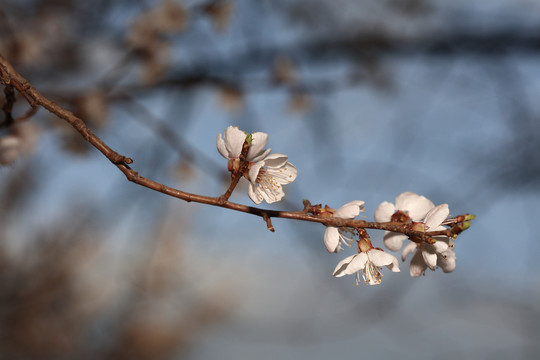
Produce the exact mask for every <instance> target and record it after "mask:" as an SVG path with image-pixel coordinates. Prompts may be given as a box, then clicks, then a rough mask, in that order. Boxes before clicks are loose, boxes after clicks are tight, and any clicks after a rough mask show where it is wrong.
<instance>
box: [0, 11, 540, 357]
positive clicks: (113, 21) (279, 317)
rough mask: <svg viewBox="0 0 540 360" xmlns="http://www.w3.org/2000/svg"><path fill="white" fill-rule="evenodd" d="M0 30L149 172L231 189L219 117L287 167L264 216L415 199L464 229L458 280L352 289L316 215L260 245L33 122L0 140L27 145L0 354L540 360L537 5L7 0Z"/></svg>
mask: <svg viewBox="0 0 540 360" xmlns="http://www.w3.org/2000/svg"><path fill="white" fill-rule="evenodd" d="M0 34H1V36H0V53H1V54H2V55H3V56H4V57H5V58H7V59H8V60H9V61H10V62H11V63H12V65H13V66H14V67H15V68H16V69H17V70H18V71H19V72H20V73H21V74H22V75H23V76H25V77H26V78H27V79H28V80H29V81H30V82H31V83H32V84H33V85H34V86H35V87H36V88H37V89H38V90H40V91H41V92H42V93H43V94H44V95H45V96H47V97H48V98H50V99H52V100H54V101H56V102H57V103H59V104H60V105H61V106H63V107H65V108H67V109H70V110H71V111H73V112H75V113H76V114H77V115H78V116H80V117H81V118H82V119H84V120H85V122H86V123H87V125H88V126H89V127H90V128H91V129H92V130H93V131H95V132H96V133H97V135H98V136H100V137H101V139H103V140H104V141H105V142H106V143H107V144H108V145H109V146H111V147H112V148H113V149H114V150H116V151H118V152H120V153H121V154H123V155H126V156H129V157H131V158H133V159H134V164H133V168H134V169H135V170H137V171H138V172H139V173H140V174H142V175H143V176H146V177H148V178H151V179H153V180H156V181H160V182H162V183H165V184H167V185H170V186H174V187H177V188H179V189H182V190H185V191H190V192H194V193H200V194H204V195H209V196H217V195H219V194H221V193H223V192H224V190H225V189H226V188H227V185H228V179H229V175H228V173H227V172H226V161H225V160H224V159H223V158H221V157H220V155H219V154H218V153H217V151H216V149H215V139H216V135H217V134H218V133H221V132H223V130H224V129H225V128H226V127H227V126H229V125H231V124H232V125H235V126H239V127H240V128H241V129H243V130H245V131H248V132H255V131H264V132H267V133H268V134H269V144H268V145H269V146H270V147H271V148H273V150H274V151H275V152H280V153H285V154H287V155H289V158H290V161H291V162H292V163H293V164H295V165H296V166H297V168H298V178H297V180H296V181H295V182H294V183H292V184H290V185H287V187H286V197H285V201H283V202H281V203H279V204H273V205H272V206H266V207H269V208H270V207H271V208H274V209H287V210H300V209H301V208H302V199H308V200H310V201H311V202H312V203H314V204H315V203H322V204H323V205H324V204H328V205H330V206H332V207H334V208H337V207H339V206H341V205H342V204H344V203H345V202H348V201H350V200H354V199H359V200H364V201H366V209H367V211H366V214H365V215H366V216H367V218H368V219H372V218H373V212H374V210H375V209H376V207H377V206H378V204H379V203H380V202H382V201H393V199H394V198H395V196H397V195H398V194H399V193H401V192H403V191H414V192H417V193H419V194H422V195H425V196H427V197H429V198H430V199H431V200H432V201H433V202H434V203H435V204H439V203H448V204H449V206H450V210H451V213H452V214H453V215H458V214H463V213H467V212H469V213H474V214H476V215H477V219H476V220H475V221H474V223H473V226H472V228H471V229H469V230H467V231H466V232H465V233H464V234H462V235H461V236H460V237H459V238H458V240H457V243H456V254H457V264H458V265H457V268H456V270H455V271H454V272H453V273H452V274H443V273H442V271H440V270H438V271H435V272H431V271H428V272H427V273H426V274H425V276H423V277H420V278H411V277H410V276H409V275H408V263H407V262H405V263H402V265H401V268H402V272H401V273H399V274H393V273H390V272H388V271H387V272H386V273H385V274H386V275H387V276H385V278H384V280H383V282H382V284H381V285H378V286H371V287H365V286H355V285H354V281H353V279H352V278H350V277H349V278H340V279H334V278H333V277H332V276H331V273H332V271H333V269H334V267H335V265H336V263H337V262H338V261H339V260H341V259H342V258H344V257H345V256H348V255H350V253H349V252H348V251H346V252H345V253H343V252H342V253H339V254H338V255H335V254H328V253H327V252H326V250H325V248H324V245H323V241H322V238H323V232H324V227H322V226H321V225H319V224H304V223H301V222H294V221H286V220H281V219H276V220H274V222H273V223H274V227H275V228H276V232H275V233H270V232H269V231H268V230H266V225H265V223H264V222H263V221H262V220H261V219H259V218H256V217H253V216H250V215H247V214H244V213H235V212H232V211H228V210H225V209H221V208H212V207H209V206H204V205H200V204H193V203H190V204H188V203H185V202H183V201H180V200H178V199H172V198H168V197H166V196H164V195H163V194H159V193H156V192H152V191H150V190H148V189H146V188H143V187H139V186H137V185H135V184H132V183H129V182H128V181H127V180H126V179H125V177H124V176H123V174H122V173H120V172H119V171H118V170H117V169H116V168H115V167H114V166H113V165H111V164H110V163H109V162H108V161H107V160H106V159H105V158H104V157H103V156H102V155H101V154H100V153H99V152H98V151H96V150H95V149H92V148H91V147H90V146H89V145H88V144H86V143H85V142H84V141H83V139H82V138H81V137H80V135H79V134H78V133H76V131H75V130H74V129H72V128H70V127H69V126H68V125H67V124H65V123H63V122H62V121H60V120H59V119H57V118H55V117H54V116H52V115H50V114H48V113H47V112H46V111H44V110H43V109H41V110H39V112H38V113H37V114H36V115H34V116H33V117H32V118H31V119H30V120H29V121H26V122H24V123H21V124H18V125H17V126H10V127H3V128H2V129H0V136H2V137H4V136H8V135H9V136H16V137H18V139H19V140H20V144H21V145H20V149H19V155H18V157H17V159H16V161H15V162H14V163H13V164H11V165H7V166H2V167H1V168H0V198H1V202H0V204H1V206H0V245H1V246H0V358H2V359H201V360H202V359H329V358H335V357H339V358H378V359H382V358H400V359H419V358H426V359H431V358H438V359H455V358H456V357H461V358H474V359H508V358H512V359H535V358H536V356H537V354H538V352H539V350H540V345H539V343H538V339H539V335H540V326H539V325H538V323H539V321H540V271H539V270H538V265H537V261H536V257H537V254H539V253H540V241H539V238H538V235H537V234H536V232H535V226H536V225H537V224H538V215H539V210H538V203H539V200H540V196H539V195H540V191H539V190H540V106H539V104H540V102H539V101H538V99H539V97H540V2H539V1H537V0H475V1H470V0H453V1H444V0H365V1H357V0H333V1H323V0H296V1H295V0H260V1H250V0H237V1H233V0H229V1H202V0H200V1H195V0H193V1H187V0H186V1H175V0H164V1H149V0H137V1H133V0H129V1H123V0H117V1H103V0H94V1H80V0H2V1H0ZM2 101H4V99H2ZM27 108H28V106H27V104H25V102H24V100H23V99H22V98H20V99H18V101H17V103H16V107H15V110H14V111H15V114H19V115H22V114H23V113H24V112H25V111H26V109H27ZM231 200H233V201H236V202H240V203H245V204H250V200H249V198H248V197H247V187H246V183H245V182H241V184H240V185H239V187H238V188H237V190H236V191H235V193H234V194H233V196H232V198H231ZM371 235H372V238H373V241H374V243H376V244H378V246H382V233H380V232H371ZM376 246H377V245H376ZM396 255H397V256H399V254H396Z"/></svg>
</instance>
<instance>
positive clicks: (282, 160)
mask: <svg viewBox="0 0 540 360" xmlns="http://www.w3.org/2000/svg"><path fill="white" fill-rule="evenodd" d="M288 159H289V157H288V156H287V155H283V154H270V155H268V156H267V157H265V158H264V160H263V161H264V166H266V167H268V168H280V167H282V166H284V165H285V164H286V163H287V160H288Z"/></svg>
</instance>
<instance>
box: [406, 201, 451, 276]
mask: <svg viewBox="0 0 540 360" xmlns="http://www.w3.org/2000/svg"><path fill="white" fill-rule="evenodd" d="M449 212H450V211H449V209H448V205H447V204H441V205H438V206H436V207H434V208H433V209H431V210H430V211H429V212H428V213H427V215H426V217H425V219H424V221H423V227H424V229H425V230H429V231H438V230H444V229H445V227H444V226H441V224H442V223H443V222H444V221H445V220H446V218H447V217H448V214H449ZM433 239H434V240H435V242H434V243H432V244H430V243H414V242H411V243H410V244H408V245H407V246H405V247H404V248H403V252H402V253H401V259H402V260H403V261H405V259H406V257H407V256H408V255H409V254H411V253H412V252H413V251H414V250H416V253H415V254H414V256H413V257H412V259H411V264H410V267H409V273H410V274H411V276H414V277H417V276H420V275H422V274H423V273H424V271H425V270H426V269H427V268H430V269H431V270H435V266H437V265H438V266H440V267H441V268H442V269H443V271H444V272H452V271H453V270H454V269H455V263H456V256H455V254H454V252H453V251H452V249H453V248H454V240H453V239H449V238H448V237H446V236H435V237H434V238H433Z"/></svg>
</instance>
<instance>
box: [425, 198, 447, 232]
mask: <svg viewBox="0 0 540 360" xmlns="http://www.w3.org/2000/svg"><path fill="white" fill-rule="evenodd" d="M449 213H450V210H449V209H448V204H441V205H437V206H436V207H434V208H433V209H431V210H430V211H429V212H428V213H427V214H426V218H425V219H424V224H426V226H427V227H428V230H430V229H434V228H436V227H437V226H440V225H441V224H442V222H443V221H444V220H445V219H446V218H447V217H448V214H449Z"/></svg>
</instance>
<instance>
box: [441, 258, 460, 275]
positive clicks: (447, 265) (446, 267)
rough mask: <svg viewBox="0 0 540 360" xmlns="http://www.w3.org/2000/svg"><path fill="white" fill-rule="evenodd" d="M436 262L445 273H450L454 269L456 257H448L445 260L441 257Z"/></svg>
mask: <svg viewBox="0 0 540 360" xmlns="http://www.w3.org/2000/svg"><path fill="white" fill-rule="evenodd" d="M437 264H438V265H439V266H440V268H441V269H442V271H443V272H445V273H451V272H452V271H454V270H455V269H456V259H452V258H449V259H446V260H444V259H443V260H441V261H439V262H438V263H437Z"/></svg>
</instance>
